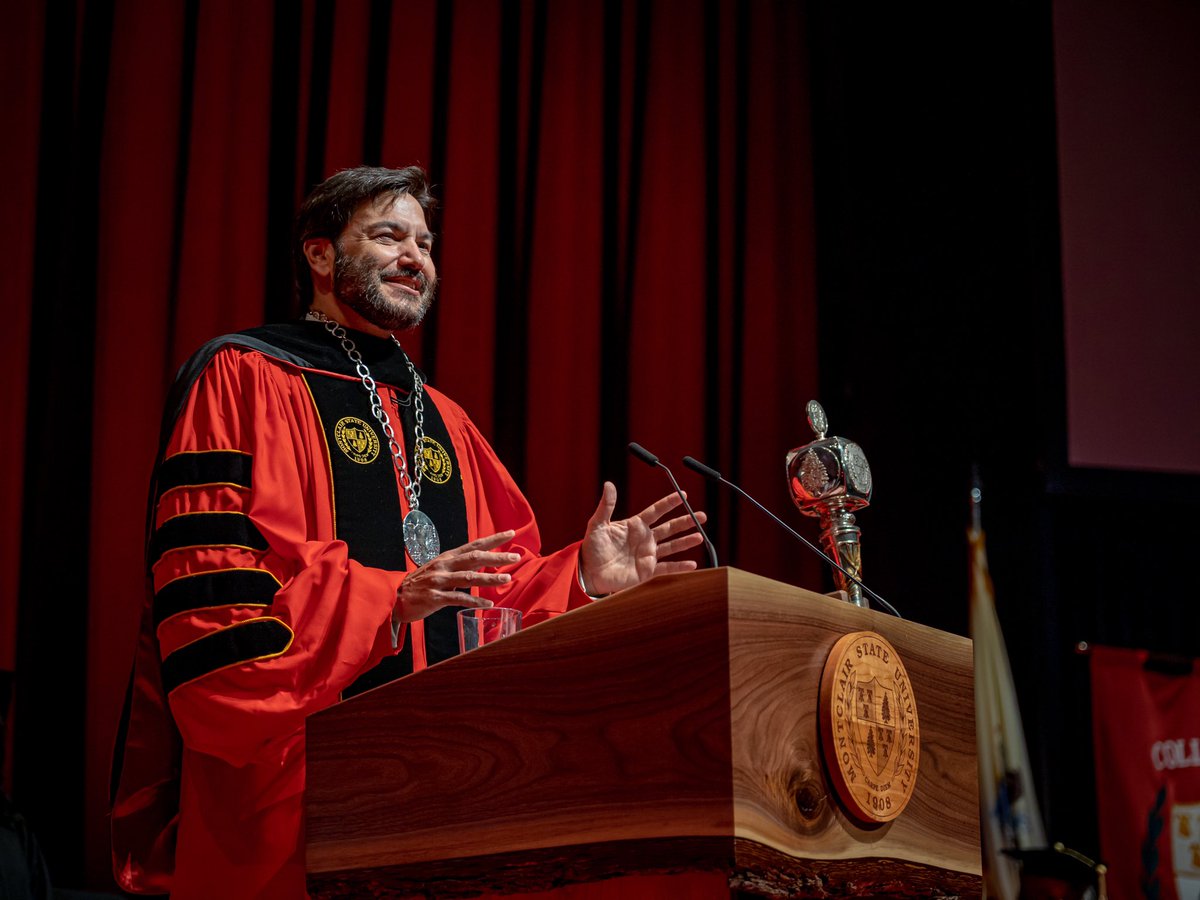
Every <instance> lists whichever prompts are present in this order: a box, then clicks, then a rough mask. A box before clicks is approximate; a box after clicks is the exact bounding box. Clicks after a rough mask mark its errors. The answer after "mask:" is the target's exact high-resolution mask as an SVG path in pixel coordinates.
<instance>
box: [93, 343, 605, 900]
mask: <svg viewBox="0 0 1200 900" xmlns="http://www.w3.org/2000/svg"><path fill="white" fill-rule="evenodd" d="M303 372H304V370H303V368H302V367H299V366H297V365H294V364H292V363H288V362H284V361H281V360H279V359H275V358H271V357H270V356H268V355H264V354H263V353H261V352H256V351H252V350H247V349H246V348H244V347H237V346H228V347H224V348H223V349H221V350H219V351H217V353H216V355H215V356H214V357H213V358H212V360H211V362H209V363H208V365H207V366H206V368H205V369H204V370H203V372H202V374H201V376H200V377H199V379H198V380H197V381H196V383H195V385H194V387H193V388H192V389H191V391H190V394H188V396H187V399H186V402H185V404H184V406H183V407H182V412H181V414H180V415H179V418H178V421H177V422H176V423H175V425H174V428H173V430H172V431H171V432H170V438H169V440H168V442H167V445H166V450H165V454H164V459H165V460H167V461H170V460H172V459H174V460H175V462H176V463H184V464H187V465H191V464H192V463H193V462H195V461H199V462H201V463H203V462H204V461H205V460H207V459H209V458H210V457H211V456H213V455H218V456H221V458H222V459H225V460H228V459H235V461H236V456H237V455H238V454H241V455H244V457H246V458H247V462H248V465H249V469H250V471H251V472H252V479H251V484H250V486H249V487H247V486H246V485H245V484H222V483H206V484H182V485H179V486H177V487H173V488H171V489H169V490H167V491H166V492H165V493H163V494H162V495H161V497H160V499H159V500H158V503H157V508H156V509H155V510H154V511H153V519H154V527H155V530H156V531H157V532H160V533H165V532H166V531H168V530H169V529H170V528H178V527H183V528H185V529H186V527H187V526H189V525H190V524H191V523H192V522H193V521H197V520H194V519H187V518H180V517H188V516H191V515H193V514H195V513H225V514H229V515H228V517H224V516H223V517H220V518H218V519H217V520H216V521H219V522H225V521H226V518H227V519H228V522H229V523H232V524H237V523H243V524H244V523H245V522H246V521H248V523H249V524H250V525H251V526H253V528H252V529H251V530H252V531H255V532H256V534H257V535H261V541H260V540H259V539H258V538H257V536H256V537H255V539H253V540H243V543H242V545H240V546H239V545H238V544H237V542H238V541H239V540H242V539H241V538H239V537H238V536H237V533H238V532H237V529H236V528H233V529H232V530H231V531H230V532H229V533H230V535H231V536H230V537H227V538H223V539H222V540H226V541H228V542H229V543H228V544H226V545H222V546H211V545H203V546H199V545H198V546H188V545H187V544H188V542H189V540H190V539H189V538H187V537H183V538H176V539H175V540H173V541H170V542H169V543H170V545H171V548H170V549H168V550H166V551H165V552H161V555H158V551H154V550H152V553H151V555H152V557H157V558H155V559H154V560H153V566H152V570H151V571H152V576H153V586H154V591H155V593H156V595H158V597H159V598H160V599H161V598H163V597H167V598H171V597H173V596H174V595H175V594H177V593H179V592H180V591H181V590H182V591H183V592H184V593H189V592H190V593H191V594H192V596H193V599H192V600H190V601H188V602H186V603H184V604H182V605H183V606H184V607H186V608H183V609H181V611H178V612H173V613H172V607H171V606H170V603H169V602H167V608H166V609H160V610H158V617H159V618H160V619H161V621H159V622H158V623H157V627H156V628H154V629H152V631H153V637H154V638H156V643H157V647H156V648H154V647H153V644H154V643H155V642H154V641H151V640H149V639H147V637H146V635H145V634H144V635H143V641H142V650H143V651H145V650H146V649H147V648H150V649H156V650H157V653H158V654H159V656H160V658H161V659H162V660H163V666H162V672H163V674H162V676H161V677H162V679H163V681H165V682H166V691H165V692H164V693H166V694H167V696H168V699H169V708H170V714H171V716H172V717H173V719H174V722H175V724H176V725H177V727H178V733H179V735H180V736H181V737H182V753H181V759H180V762H179V770H178V773H177V777H178V782H179V787H178V794H179V812H178V818H177V824H178V831H177V837H176V842H175V848H174V854H173V856H174V860H173V863H174V873H173V876H171V875H170V873H169V872H163V871H162V869H163V865H162V861H163V860H166V861H167V862H169V857H170V846H169V837H170V836H169V835H167V834H164V836H163V837H160V838H157V839H156V840H158V844H159V845H158V846H157V847H156V855H157V856H158V861H152V862H143V861H142V860H138V859H136V858H134V856H133V855H131V854H128V853H125V852H123V850H122V848H121V847H120V846H119V845H120V844H121V843H122V841H120V840H117V835H118V832H120V831H121V830H122V829H123V828H133V827H137V826H135V825H133V824H130V825H126V824H124V823H127V822H128V823H136V821H137V819H138V816H139V815H143V814H144V815H148V814H149V813H150V811H151V810H150V807H151V805H152V803H153V804H157V803H159V802H160V800H159V799H155V800H154V801H151V800H149V799H148V798H149V797H150V796H151V794H150V792H151V790H152V789H157V788H161V785H158V786H155V785H153V784H152V785H150V786H149V787H143V788H142V789H140V790H139V791H137V792H130V791H125V792H124V795H122V793H118V794H117V802H116V805H115V807H114V867H115V871H116V874H117V878H118V882H119V883H120V884H121V886H122V887H124V888H126V889H127V890H139V889H140V890H143V891H154V890H161V889H162V887H163V886H164V885H165V884H169V885H170V887H171V893H172V896H173V897H178V898H189V897H196V898H213V897H220V898H222V900H232V898H237V897H255V898H268V897H280V898H290V900H295V898H298V897H302V896H303V895H304V830H303V821H302V795H303V790H304V735H305V733H304V720H305V717H306V716H308V715H309V714H310V713H313V712H316V711H317V710H320V709H324V708H325V707H328V706H330V705H331V704H333V703H335V702H337V701H338V699H339V694H340V692H341V691H342V690H343V689H344V688H346V687H347V686H348V685H350V684H351V682H353V681H354V680H355V679H356V678H357V677H358V676H359V675H361V674H362V673H364V672H365V671H367V670H368V669H370V668H371V667H373V666H374V665H375V664H376V663H377V662H379V661H380V660H381V659H382V658H383V657H385V656H387V655H389V654H393V653H395V652H396V650H395V649H393V640H392V629H391V614H392V609H393V606H394V603H395V597H396V592H397V590H398V589H399V587H400V584H401V582H402V581H403V579H404V577H405V573H404V572H400V571H386V570H383V569H379V568H371V567H368V566H364V565H361V564H359V563H358V562H356V561H355V560H354V559H352V558H351V557H350V555H349V553H348V550H347V545H346V543H345V542H344V541H342V540H339V539H338V538H337V537H336V534H337V530H336V523H335V521H334V520H335V504H334V502H333V498H332V495H331V491H332V486H333V482H332V478H331V473H330V459H329V456H330V454H331V453H336V452H338V450H337V449H331V448H330V447H329V446H328V441H327V440H326V435H325V433H324V432H323V431H322V429H321V425H320V422H319V419H318V414H317V411H316V407H315V406H314V401H313V397H312V395H311V394H310V391H309V389H308V387H307V386H306V382H305V380H304V379H303V377H301V376H302V374H303ZM359 387H360V390H362V395H363V406H362V409H363V410H366V409H368V405H367V400H366V397H367V394H366V390H365V388H362V387H361V385H359ZM379 390H380V394H381V395H382V398H383V401H384V407H385V409H389V410H390V409H393V408H394V407H393V406H392V402H391V401H392V394H393V389H392V388H390V387H388V386H387V385H384V384H380V385H379ZM426 390H427V401H426V402H427V403H428V402H432V403H434V404H436V407H437V409H438V410H439V411H440V413H441V417H442V419H443V421H444V422H445V425H446V429H447V433H448V434H449V436H450V440H451V442H452V444H453V449H454V451H455V455H456V457H457V464H458V466H459V469H460V473H461V476H462V484H463V494H464V499H465V504H466V518H467V531H468V537H469V539H474V538H477V537H481V536H485V535H488V534H492V533H495V532H498V531H504V530H507V529H510V528H511V529H514V530H515V531H516V536H515V538H514V539H513V541H512V543H511V546H510V547H509V548H508V549H510V550H512V551H515V552H519V553H520V554H521V560H520V562H518V563H516V564H514V565H512V566H508V567H505V568H504V569H503V570H502V571H508V572H510V573H511V574H512V576H513V578H512V581H511V582H509V583H508V584H507V585H504V586H502V587H498V588H490V589H487V590H485V591H483V592H482V593H484V595H485V596H488V597H489V598H490V599H492V600H493V601H494V602H495V603H496V604H497V605H501V606H512V607H517V608H519V609H521V610H523V613H524V616H523V619H524V623H525V625H526V626H529V625H533V624H536V623H537V622H539V621H542V620H544V619H546V618H549V617H551V616H553V615H555V614H557V613H561V612H564V611H566V610H567V609H568V608H572V607H575V606H579V605H583V604H584V603H586V602H588V598H587V596H586V595H585V594H584V593H583V592H582V591H581V590H580V587H579V585H578V579H577V575H576V565H577V563H576V559H577V553H578V545H577V544H576V545H572V546H569V547H567V548H565V549H564V550H562V551H560V552H559V553H556V554H553V555H550V556H540V555H539V550H540V539H539V536H538V530H537V524H536V522H535V521H534V516H533V513H532V511H531V510H530V508H529V505H528V503H527V502H526V500H525V498H524V497H523V496H522V494H521V492H520V490H519V489H518V488H517V486H516V484H515V483H514V482H513V480H512V478H511V477H510V476H509V475H508V473H507V472H506V470H505V468H504V466H503V465H502V464H501V463H500V461H499V460H498V459H497V458H496V456H495V454H494V452H493V451H492V449H491V448H490V447H489V446H488V444H487V442H486V441H485V440H484V439H483V437H482V436H481V435H480V433H479V432H478V430H477V429H476V428H475V426H474V425H473V424H472V423H471V421H470V420H469V419H468V418H467V416H466V414H465V413H464V412H463V411H462V409H461V408H460V407H458V406H457V405H456V404H455V403H453V402H452V401H450V400H449V399H447V398H446V397H445V396H443V395H441V394H440V393H438V392H437V391H435V390H433V389H430V388H427V389H426ZM392 418H393V421H394V422H395V420H396V417H395V416H393V417H392ZM380 449H381V452H382V454H385V455H386V454H387V452H388V450H387V444H386V443H384V444H383V446H382V447H381V448H380ZM210 451H233V452H234V453H233V454H229V453H224V454H220V453H217V454H212V453H210ZM181 454H193V455H194V456H180V455H181ZM200 469H203V466H200ZM215 477H220V476H215ZM194 480H196V481H205V478H204V477H197V478H196V479H194ZM234 480H238V479H234ZM396 482H397V483H396V490H397V492H398V493H399V495H400V500H401V507H402V511H403V512H407V510H408V502H407V498H406V497H405V496H404V492H403V491H402V490H400V487H399V483H398V478H397V479H396ZM202 519H204V521H212V520H213V519H214V517H212V516H207V517H202ZM397 540H399V537H398V536H397ZM263 543H265V547H264V546H262V544H263ZM255 545H257V546H255ZM443 549H446V548H443ZM408 565H409V567H410V568H412V563H411V561H410V562H409V563H408ZM214 573H219V574H217V576H216V578H218V579H225V581H221V582H219V583H218V585H217V587H216V589H215V590H212V591H210V593H211V594H212V596H211V597H210V598H209V600H207V601H203V600H202V601H196V600H195V599H194V595H195V591H194V590H193V589H194V587H195V586H196V585H197V584H198V583H199V582H198V581H194V580H191V579H194V578H196V577H197V576H198V577H199V579H200V580H201V581H206V582H212V581H213V580H214ZM225 584H229V585H236V586H237V589H236V590H232V591H225V592H223V591H222V590H221V586H222V585H225ZM263 585H267V586H268V590H267V591H265V592H264V591H263V590H262V586H263ZM271 590H273V591H274V593H273V595H271V596H267V595H268V594H270V591H271ZM239 591H240V592H241V593H239ZM246 598H250V599H249V600H247V599H246ZM243 601H245V605H243ZM165 602H166V601H165ZM144 631H146V629H144ZM408 631H409V633H408V634H405V633H402V634H401V638H400V642H401V644H403V642H404V640H406V639H407V640H410V641H412V642H413V656H414V659H413V665H414V668H416V669H420V668H422V667H423V665H424V659H423V652H422V650H421V631H422V627H421V623H417V624H416V625H414V626H413V627H411V628H410V629H409V630H408ZM248 636H249V637H248ZM155 677H156V676H155V673H150V675H149V676H148V677H145V678H142V679H141V682H142V683H141V684H139V683H138V681H139V679H138V677H136V676H135V684H134V690H135V691H138V690H141V691H142V692H143V693H144V695H145V696H152V695H153V693H154V690H155V689H156V685H155V684H154V683H153V682H154V678H155ZM157 689H158V690H160V691H161V687H158V688H157ZM137 706H138V704H137V703H135V709H134V713H133V717H132V720H131V722H130V740H129V741H128V742H127V747H129V748H131V749H127V750H126V753H125V759H124V766H125V768H127V769H128V768H129V767H130V766H137V765H139V764H142V763H143V762H145V761H146V760H147V759H148V758H149V755H150V753H152V752H160V751H156V750H154V747H153V746H152V745H153V744H154V740H153V738H147V739H145V740H143V739H142V738H140V737H139V729H140V730H141V732H142V733H151V732H153V731H154V728H153V727H149V726H150V725H153V726H154V727H157V728H158V729H159V731H160V732H162V733H165V731H163V727H162V723H149V722H148V720H149V719H150V718H151V717H150V716H149V714H147V713H146V712H145V710H144V709H143V711H142V712H141V713H139V712H138V709H137ZM142 706H143V707H145V706H146V704H144V703H143V704H142ZM142 726H146V727H142ZM139 742H141V743H139ZM139 754H140V755H139ZM152 780H153V779H152ZM159 793H160V794H161V793H162V791H161V790H160V791H159Z"/></svg>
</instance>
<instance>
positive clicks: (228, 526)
mask: <svg viewBox="0 0 1200 900" xmlns="http://www.w3.org/2000/svg"><path fill="white" fill-rule="evenodd" d="M183 547H248V548H249V549H251V550H266V549H267V539H266V538H265V537H263V536H262V532H260V531H259V530H258V528H256V527H255V525H254V523H253V522H251V521H250V518H249V517H248V516H247V515H246V514H245V513H240V512H204V513H185V514H183V515H181V516H175V517H174V518H171V519H167V521H165V522H163V523H162V526H161V527H159V529H158V530H157V531H155V532H154V537H153V538H152V539H151V540H150V562H151V565H153V564H154V563H156V562H158V561H159V560H160V559H162V555H163V554H164V553H166V552H167V551H168V550H179V549H181V548H183Z"/></svg>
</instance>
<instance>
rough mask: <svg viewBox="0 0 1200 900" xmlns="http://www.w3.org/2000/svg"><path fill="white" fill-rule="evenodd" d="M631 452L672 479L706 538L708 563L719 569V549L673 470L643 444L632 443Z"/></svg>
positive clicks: (699, 529) (673, 484) (673, 485)
mask: <svg viewBox="0 0 1200 900" xmlns="http://www.w3.org/2000/svg"><path fill="white" fill-rule="evenodd" d="M629 452H630V453H632V454H633V455H634V456H636V457H637V458H638V459H640V460H641V461H642V462H644V463H645V464H646V465H648V466H650V468H652V469H653V468H659V469H662V470H663V471H664V472H666V473H667V477H668V478H670V479H671V486H672V487H673V488H675V493H677V494H678V495H679V499H680V500H682V501H683V508H684V509H686V510H687V513H688V515H689V516H691V517H692V521H693V522H695V523H696V530H697V531H698V532H700V537H702V538H704V548H705V549H706V550H707V551H708V562H709V565H710V566H712V568H714V569H715V568H717V567H718V566H719V565H720V563H718V562H717V548H716V547H714V546H713V542H712V541H710V540H709V539H708V534H707V533H706V532H705V531H704V526H703V525H701V524H700V520H699V519H697V518H696V514H695V513H694V512H693V511H692V506H691V504H690V503H688V501H687V496H686V495H685V494H684V493H683V491H682V490H681V489H680V487H679V482H678V481H676V480H675V476H674V475H672V474H671V470H670V469H669V468H667V466H666V464H664V463H663V462H662V461H661V460H660V459H659V458H658V457H657V456H655V455H654V454H653V453H651V452H650V451H649V450H647V449H646V448H645V447H643V446H642V445H641V444H637V443H630V445H629Z"/></svg>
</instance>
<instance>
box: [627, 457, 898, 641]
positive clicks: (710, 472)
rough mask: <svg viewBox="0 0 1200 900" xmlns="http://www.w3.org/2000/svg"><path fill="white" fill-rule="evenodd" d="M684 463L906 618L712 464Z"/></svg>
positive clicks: (888, 607)
mask: <svg viewBox="0 0 1200 900" xmlns="http://www.w3.org/2000/svg"><path fill="white" fill-rule="evenodd" d="M632 447H633V445H632V444H631V445H630V449H632ZM638 449H641V448H640V447H639V448H638ZM683 464H684V465H685V466H687V467H688V468H689V469H691V470H692V471H693V472H699V473H700V474H701V475H703V476H704V477H705V478H710V479H712V480H713V481H719V482H720V483H721V484H723V485H726V486H727V487H731V488H733V489H734V490H735V491H737V492H738V493H739V494H741V495H742V496H743V497H745V498H746V499H747V500H749V501H750V502H751V503H753V504H754V505H755V506H757V507H758V508H759V509H761V510H762V511H763V512H764V513H766V514H767V515H768V516H770V518H771V519H773V520H774V521H775V523H776V524H778V525H780V526H781V527H782V528H783V529H784V530H785V531H787V533H788V534H790V535H791V536H792V537H794V538H795V539H796V540H798V541H799V542H800V543H802V544H803V545H804V546H805V547H807V548H808V549H809V550H811V551H812V552H813V553H815V554H817V556H819V557H821V559H823V560H825V562H827V563H829V564H830V565H831V566H833V567H834V568H835V569H837V570H838V571H839V572H841V573H842V574H843V575H845V576H846V577H847V578H849V579H850V580H851V581H853V582H854V583H855V584H857V585H858V586H859V587H860V588H862V589H863V593H865V594H866V595H867V596H868V597H870V598H871V599H873V600H876V601H878V603H879V605H880V606H882V607H883V608H884V609H886V610H887V611H888V612H890V613H891V614H892V615H893V616H895V617H896V618H897V619H903V618H904V616H902V615H900V613H899V612H898V611H897V609H896V607H894V606H892V604H890V603H888V602H887V601H886V600H884V599H883V598H882V597H880V596H879V595H878V594H877V593H875V592H874V591H873V590H871V589H870V588H869V587H867V586H866V585H865V584H863V583H862V581H861V580H860V579H859V578H857V577H856V576H854V575H851V574H850V573H849V572H847V571H846V570H845V569H843V568H842V567H841V566H840V565H839V564H838V562H837V560H835V559H833V558H832V557H830V556H829V555H828V554H827V553H825V551H824V550H822V549H821V548H820V547H818V546H817V545H816V544H814V543H813V542H812V541H810V540H809V539H808V538H806V537H805V536H804V535H802V534H801V533H800V532H798V531H796V529H794V528H792V526H791V525H789V524H788V523H787V522H785V521H783V519H781V518H779V516H777V515H775V513H773V512H771V511H770V510H769V509H767V508H766V507H765V506H763V505H762V504H761V503H759V502H758V501H757V500H755V499H754V498H753V497H751V496H750V495H749V494H747V493H746V492H745V491H744V490H742V489H741V488H740V487H738V486H737V485H736V484H734V483H733V482H732V481H730V480H729V479H727V478H726V477H725V476H723V475H722V474H721V473H720V472H718V471H717V470H716V469H714V468H712V466H706V465H705V464H704V463H702V462H700V460H698V459H695V458H693V457H691V456H685V457H684V458H683ZM659 465H662V464H661V463H659ZM663 468H664V469H665V468H666V466H663ZM672 480H674V479H672Z"/></svg>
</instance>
